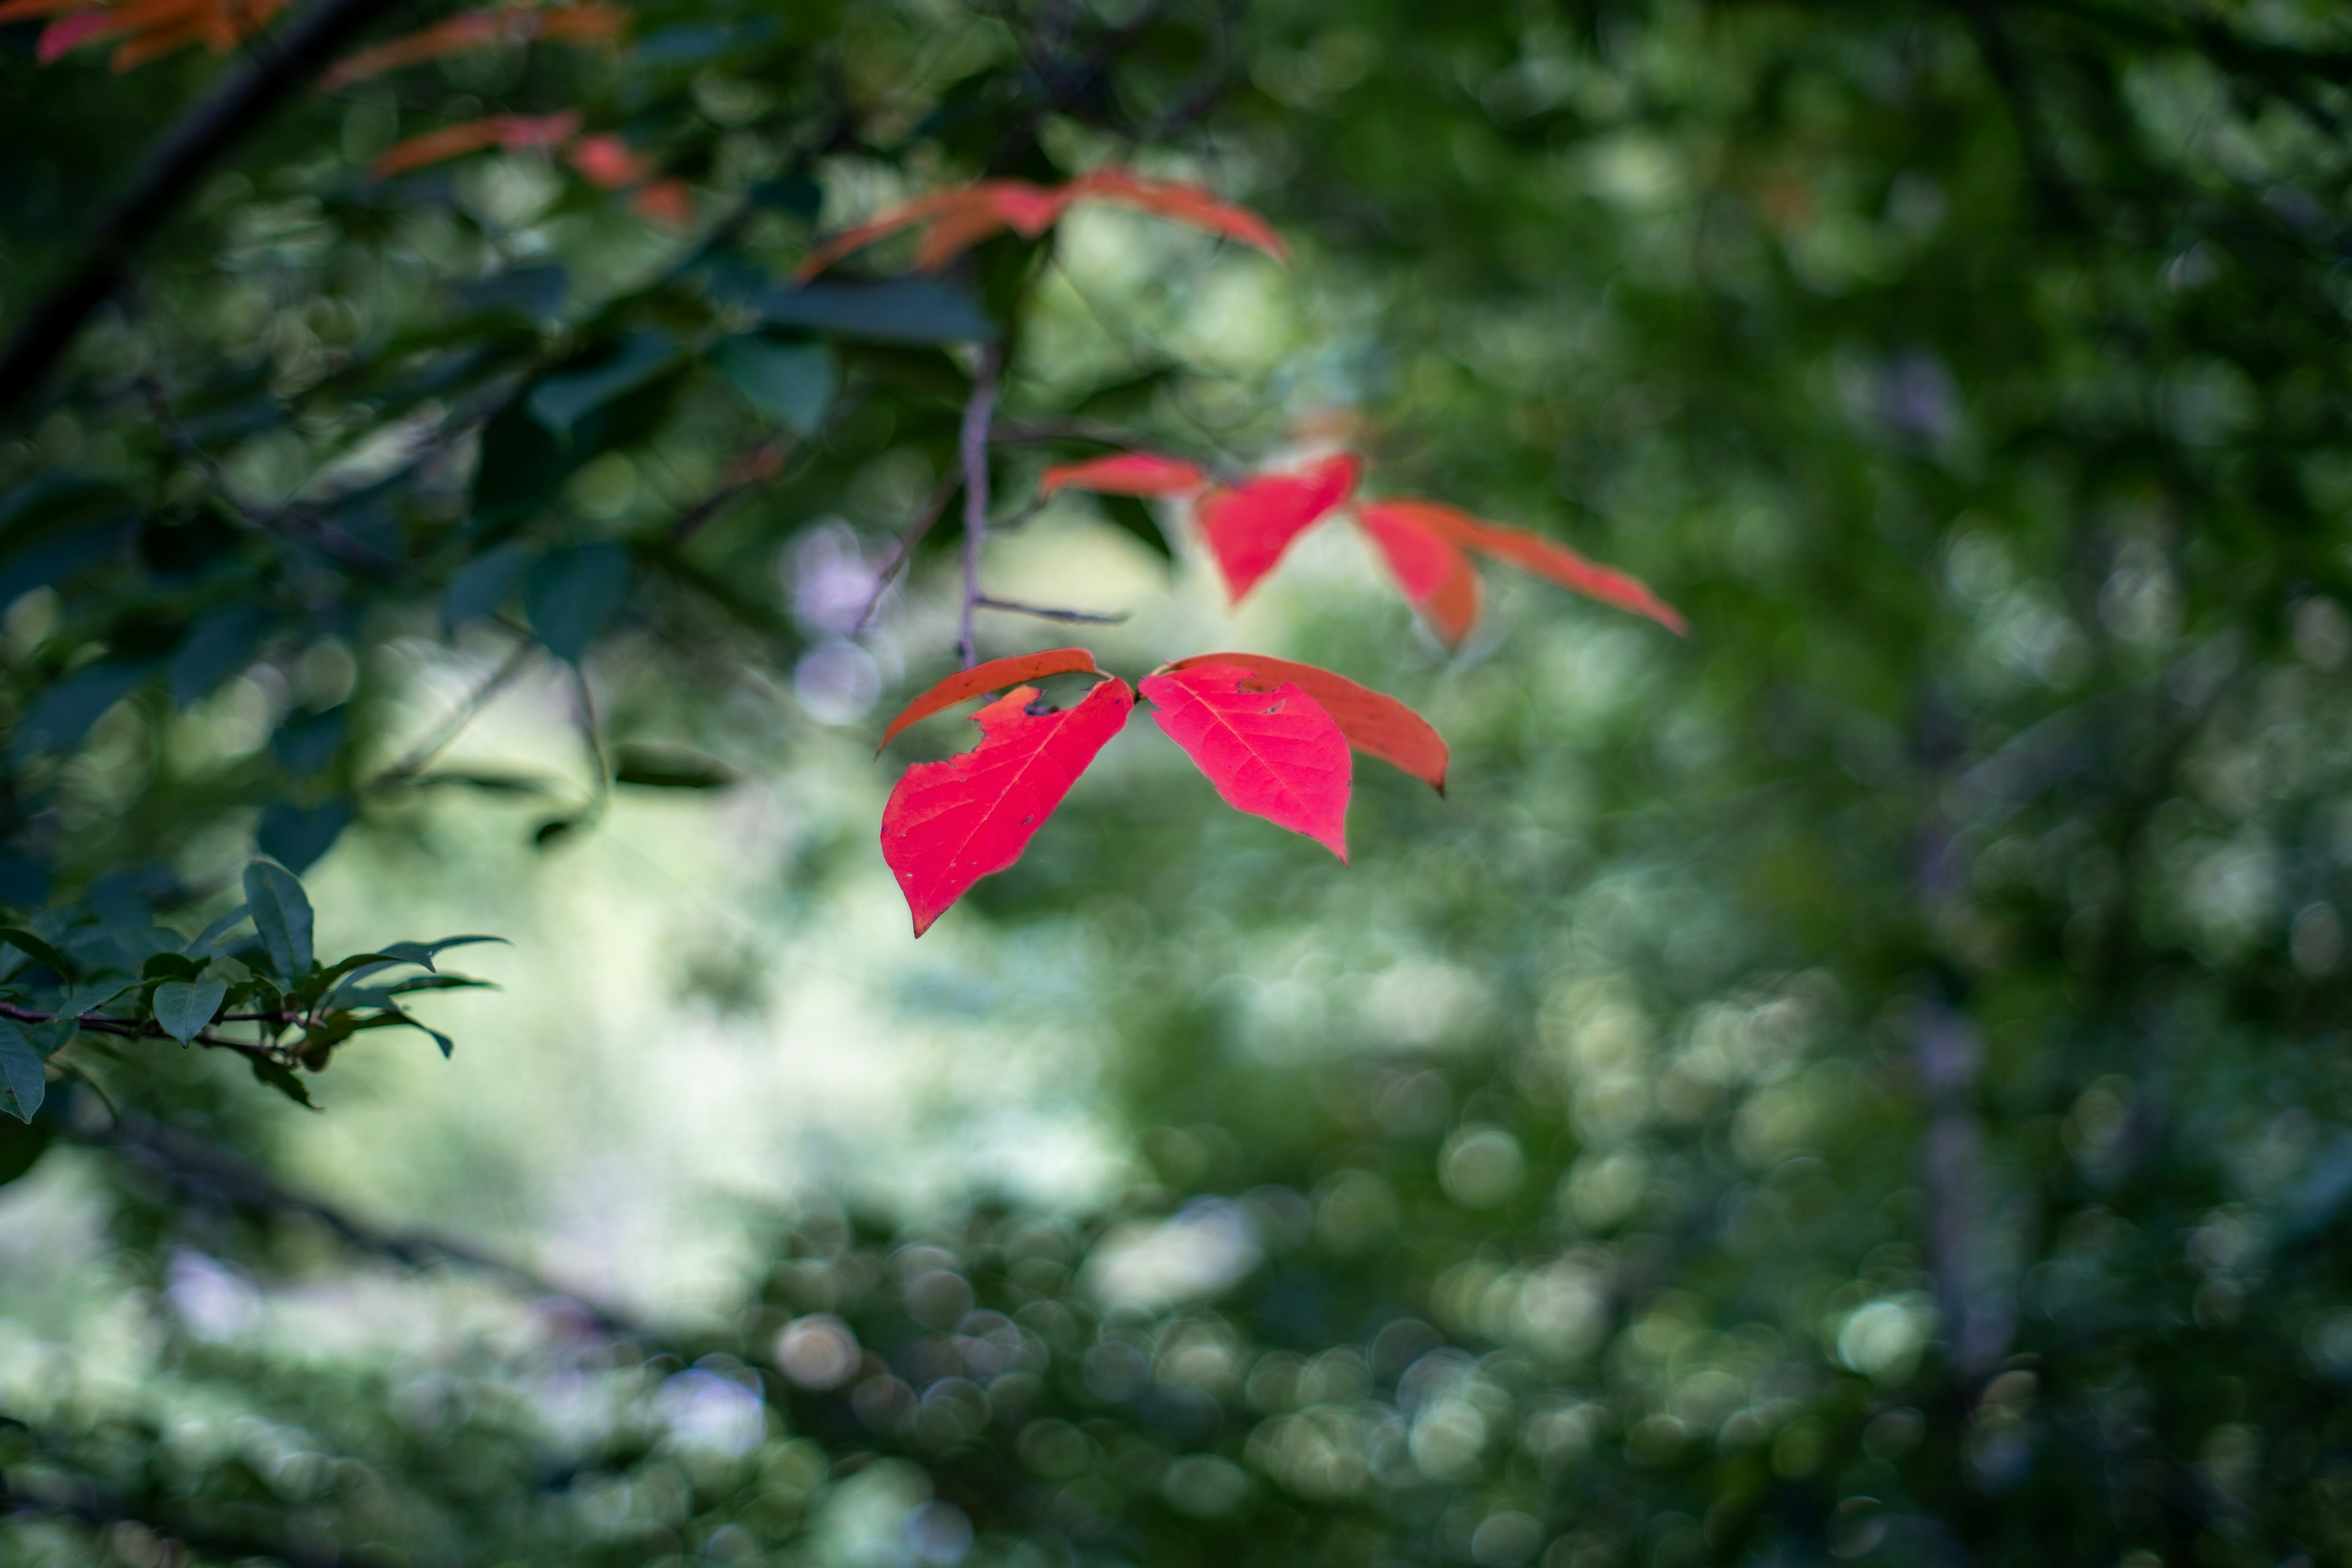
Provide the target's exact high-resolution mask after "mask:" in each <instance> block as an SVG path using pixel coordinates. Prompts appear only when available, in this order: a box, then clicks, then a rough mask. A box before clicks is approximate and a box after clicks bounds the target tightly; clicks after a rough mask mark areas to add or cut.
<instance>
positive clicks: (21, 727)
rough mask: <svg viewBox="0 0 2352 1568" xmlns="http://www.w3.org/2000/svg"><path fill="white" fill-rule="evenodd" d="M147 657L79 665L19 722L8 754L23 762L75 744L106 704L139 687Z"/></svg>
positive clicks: (47, 692) (98, 716) (97, 719)
mask: <svg viewBox="0 0 2352 1568" xmlns="http://www.w3.org/2000/svg"><path fill="white" fill-rule="evenodd" d="M150 668H151V667H150V666H149V665H148V664H147V663H146V662H145V661H144V660H142V661H139V662H135V663H133V662H126V661H123V660H119V659H107V660H105V661H103V662H101V663H98V664H93V665H89V666H88V667H87V668H82V669H78V670H76V671H74V672H73V673H72V674H71V675H68V676H67V677H66V678H65V679H63V680H60V681H58V683H57V684H56V685H55V686H52V687H50V688H49V689H47V691H44V692H43V693H41V696H40V700H38V701H37V702H35V703H34V704H33V706H32V707H31V709H30V710H27V711H26V714H25V716H24V718H23V719H21V720H19V721H17V724H16V733H15V734H13V735H11V736H10V737H9V739H8V758H9V760H10V761H11V762H19V763H21V762H24V761H26V759H28V758H32V757H36V756H38V755H40V754H41V753H42V752H65V751H70V750H72V749H73V747H74V746H75V744H76V743H78V742H79V741H80V740H81V738H82V737H83V736H84V735H87V734H89V727H90V726H91V725H93V724H95V723H97V722H98V721H99V720H100V718H101V717H103V716H104V714H105V712H106V710H108V709H110V708H111V707H113V706H114V705H115V704H116V703H117V702H120V701H121V700H123V699H124V698H126V697H128V696H130V695H131V692H132V691H133V690H135V689H137V688H138V686H139V684H140V683H141V682H142V681H143V680H145V679H147V676H148V674H149V671H150Z"/></svg>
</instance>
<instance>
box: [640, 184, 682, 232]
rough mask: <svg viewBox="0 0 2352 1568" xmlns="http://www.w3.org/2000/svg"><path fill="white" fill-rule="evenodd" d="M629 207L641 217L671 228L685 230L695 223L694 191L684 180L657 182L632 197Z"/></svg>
mask: <svg viewBox="0 0 2352 1568" xmlns="http://www.w3.org/2000/svg"><path fill="white" fill-rule="evenodd" d="M629 205H630V206H631V207H632V208H634V209H635V211H636V214H637V216H639V217H645V218H650V219H652V220H653V221H654V222H656V223H657V224H661V225H664V226H667V227H669V228H684V227H686V226H687V225H688V224H690V223H692V222H693V221H694V191H693V189H692V187H690V186H688V184H687V183H686V182H685V181H684V180H656V181H655V182H654V183H653V184H650V185H647V186H646V187H645V188H644V189H643V190H641V191H639V192H638V193H637V194H636V195H634V196H632V197H630V198H629Z"/></svg>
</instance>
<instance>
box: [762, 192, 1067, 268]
mask: <svg viewBox="0 0 2352 1568" xmlns="http://www.w3.org/2000/svg"><path fill="white" fill-rule="evenodd" d="M1066 205H1069V198H1068V197H1067V196H1066V195H1064V194H1063V193H1062V192H1061V191H1052V190H1047V189H1046V188H1045V186H1043V185H1033V184H1030V183H1029V182H1028V181H1026V180H982V182H980V184H976V185H963V186H961V187H959V188H957V189H955V190H952V191H937V192H934V193H932V194H931V195H928V196H918V197H916V198H915V199H914V200H913V201H911V202H908V203H906V204H904V205H900V206H896V207H892V208H891V209H890V210H889V211H888V212H886V213H884V214H882V215H881V216H878V217H876V218H874V219H873V220H871V221H870V222H866V223H862V224H859V225H858V226H856V228H850V229H845V230H843V231H842V232H841V233H839V234H837V235H835V236H834V237H832V238H831V239H829V240H827V241H825V242H824V244H823V245H820V246H818V247H816V248H815V249H814V250H813V251H811V252H809V254H808V256H807V258H805V259H803V261H802V262H801V264H800V267H799V268H798V270H796V271H795V272H794V273H793V280H794V281H795V282H800V283H805V282H807V281H808V280H809V279H812V278H814V277H815V276H816V275H817V274H818V273H820V272H822V271H824V269H825V268H828V267H830V266H832V265H833V264H834V263H835V262H836V261H838V260H840V259H841V258H843V257H845V256H847V255H848V254H850V252H852V251H856V250H863V249H865V248H866V247H867V246H869V245H871V244H873V243H874V242H875V241H876V240H877V239H881V238H883V237H886V236H888V235H893V234H896V233H898V231H899V230H900V229H902V228H916V227H920V226H927V225H928V226H932V227H931V232H930V233H929V234H927V235H925V236H924V237H923V240H922V243H921V246H920V247H919V249H918V250H917V252H916V258H915V259H916V265H918V266H919V267H920V268H922V269H923V270H924V271H926V272H936V271H938V270H939V269H940V268H942V267H944V266H946V265H947V264H948V263H949V262H950V261H952V260H953V259H955V258H956V257H958V256H960V255H961V254H962V253H963V252H964V251H966V250H969V249H971V247H973V246H975V245H977V244H979V243H980V242H981V241H982V240H983V239H986V238H988V237H990V236H991V235H993V234H997V233H1001V232H1002V231H1003V230H1004V229H1007V228H1010V229H1014V230H1016V231H1018V232H1019V233H1021V234H1022V235H1024V236H1026V237H1029V238H1031V239H1034V238H1035V237H1037V236H1039V235H1041V234H1043V233H1045V230H1046V229H1047V228H1048V227H1050V226H1052V225H1053V222H1054V220H1055V218H1057V217H1059V216H1062V209H1063V208H1064V207H1065V206H1066Z"/></svg>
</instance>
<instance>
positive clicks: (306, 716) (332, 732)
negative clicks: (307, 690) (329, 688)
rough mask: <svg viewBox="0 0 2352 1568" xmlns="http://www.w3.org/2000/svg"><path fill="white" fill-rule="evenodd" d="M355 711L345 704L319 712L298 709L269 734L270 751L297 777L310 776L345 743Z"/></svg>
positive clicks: (280, 763) (279, 763)
mask: <svg viewBox="0 0 2352 1568" xmlns="http://www.w3.org/2000/svg"><path fill="white" fill-rule="evenodd" d="M350 717H351V715H350V712H349V710H347V709H346V708H344V707H343V706H342V705H341V704H338V705H337V706H335V707H332V708H330V709H327V710H325V711H323V712H319V713H297V714H295V715H293V716H292V717H291V718H289V719H288V720H287V721H285V722H283V723H281V724H280V725H278V732H277V733H276V734H275V735H272V736H271V737H270V738H269V750H270V753H271V754H272V755H273V756H275V757H276V758H277V759H278V766H279V767H281V768H284V769H285V770H286V771H287V772H288V773H292V774H293V775H294V776H295V777H296V778H308V777H310V775H311V774H312V773H317V772H318V771H319V770H320V768H323V767H325V766H326V765H327V763H328V762H329V760H330V759H331V758H332V757H333V756H334V754H335V748H336V747H338V746H340V745H341V744H342V743H343V731H344V730H345V728H346V727H347V721H348V720H349V719H350Z"/></svg>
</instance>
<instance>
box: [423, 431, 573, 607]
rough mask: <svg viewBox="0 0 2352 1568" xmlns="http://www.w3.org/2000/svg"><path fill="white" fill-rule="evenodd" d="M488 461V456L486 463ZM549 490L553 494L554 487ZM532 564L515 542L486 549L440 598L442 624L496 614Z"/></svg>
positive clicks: (460, 573)
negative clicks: (525, 570) (525, 569)
mask: <svg viewBox="0 0 2352 1568" xmlns="http://www.w3.org/2000/svg"><path fill="white" fill-rule="evenodd" d="M484 461H485V462H487V461H488V458H487V457H486V458H484ZM549 489H550V493H552V490H553V487H552V486H550V487H549ZM528 565H530V551H529V550H527V549H526V548H524V547H523V546H522V545H520V544H515V543H507V544H501V545H499V546H497V547H495V548H494V549H490V550H486V551H484V552H482V553H481V554H479V555H477V556H475V557H474V558H473V559H472V560H471V561H468V562H467V563H466V566H465V570H463V571H461V572H459V573H458V574H457V576H455V577H454V578H452V579H450V582H449V587H448V591H447V592H446V593H445V594H443V595H442V596H441V619H442V622H443V624H444V625H446V626H450V627H452V628H455V627H457V626H463V625H464V624H465V623H467V621H471V620H478V619H479V618H480V617H481V616H487V615H490V614H492V613H494V612H495V611H496V610H497V609H498V607H499V605H503V604H505V603H506V602H507V600H508V598H509V596H511V595H513V593H514V591H515V588H516V587H517V585H518V584H520V583H521V582H522V573H523V568H524V567H526V566H528Z"/></svg>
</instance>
